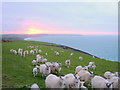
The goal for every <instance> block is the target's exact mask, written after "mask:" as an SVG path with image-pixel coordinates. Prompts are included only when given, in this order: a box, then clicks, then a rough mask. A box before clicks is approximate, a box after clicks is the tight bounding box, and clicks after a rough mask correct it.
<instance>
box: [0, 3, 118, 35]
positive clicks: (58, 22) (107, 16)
mask: <svg viewBox="0 0 120 90" xmlns="http://www.w3.org/2000/svg"><path fill="white" fill-rule="evenodd" d="M117 5H118V3H115V2H106V3H105V2H4V3H2V32H0V33H2V34H86V35H103V34H105V35H114V34H118V6H117Z"/></svg>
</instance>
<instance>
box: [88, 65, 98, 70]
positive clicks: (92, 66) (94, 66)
mask: <svg viewBox="0 0 120 90" xmlns="http://www.w3.org/2000/svg"><path fill="white" fill-rule="evenodd" d="M88 68H90V69H93V70H95V69H96V65H88Z"/></svg>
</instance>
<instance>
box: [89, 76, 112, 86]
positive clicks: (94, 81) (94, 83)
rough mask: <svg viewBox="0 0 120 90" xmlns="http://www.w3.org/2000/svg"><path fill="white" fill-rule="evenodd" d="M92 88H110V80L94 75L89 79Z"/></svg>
mask: <svg viewBox="0 0 120 90" xmlns="http://www.w3.org/2000/svg"><path fill="white" fill-rule="evenodd" d="M91 84H92V88H112V84H113V83H111V82H109V81H108V80H106V79H104V78H103V77H101V76H94V78H93V79H92V80H91Z"/></svg>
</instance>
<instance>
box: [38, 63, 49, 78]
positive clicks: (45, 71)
mask: <svg viewBox="0 0 120 90" xmlns="http://www.w3.org/2000/svg"><path fill="white" fill-rule="evenodd" d="M39 69H40V73H42V76H46V75H48V74H50V73H51V70H50V67H49V66H47V65H46V64H41V65H40V68H39Z"/></svg>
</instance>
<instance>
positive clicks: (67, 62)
mask: <svg viewBox="0 0 120 90" xmlns="http://www.w3.org/2000/svg"><path fill="white" fill-rule="evenodd" d="M70 64H71V62H70V60H66V61H65V65H66V66H67V68H69V66H70Z"/></svg>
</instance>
